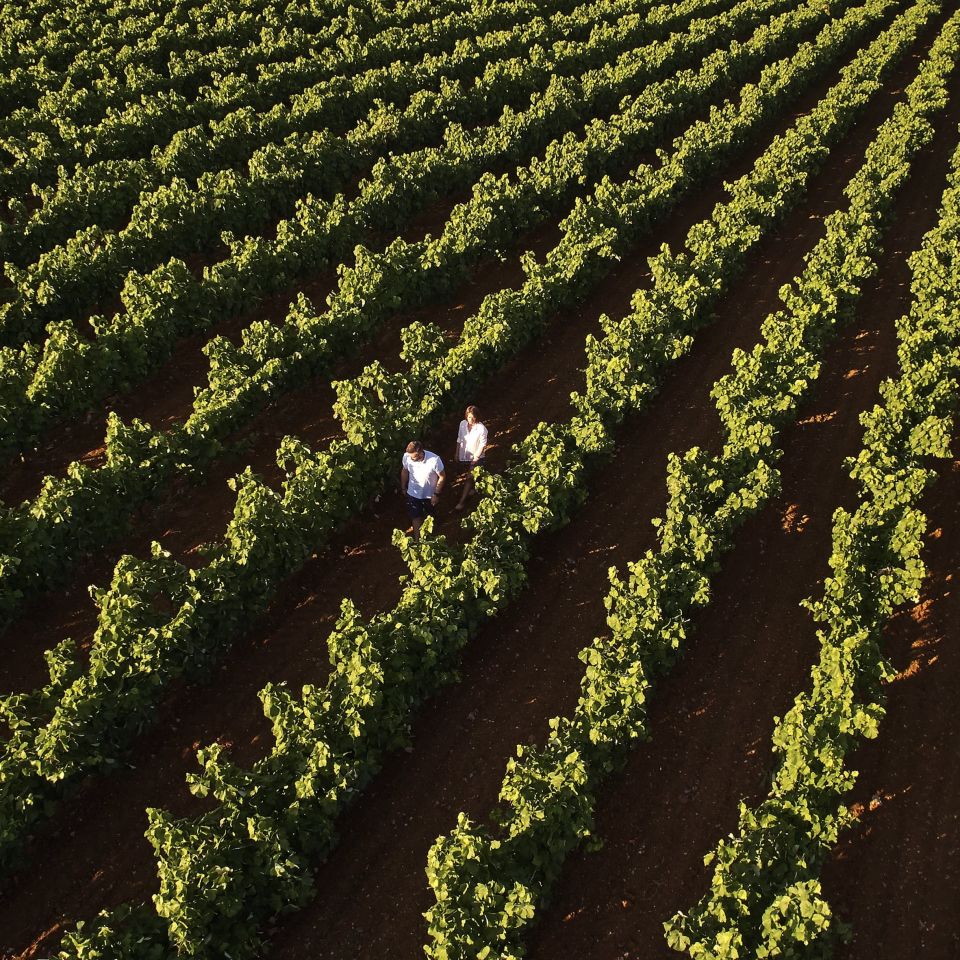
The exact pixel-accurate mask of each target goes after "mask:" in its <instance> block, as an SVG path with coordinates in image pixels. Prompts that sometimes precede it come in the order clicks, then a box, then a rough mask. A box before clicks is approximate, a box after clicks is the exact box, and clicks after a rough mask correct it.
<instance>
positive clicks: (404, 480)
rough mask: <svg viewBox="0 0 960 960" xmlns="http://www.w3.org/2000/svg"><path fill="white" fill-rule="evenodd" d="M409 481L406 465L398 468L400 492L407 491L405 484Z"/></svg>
mask: <svg viewBox="0 0 960 960" xmlns="http://www.w3.org/2000/svg"><path fill="white" fill-rule="evenodd" d="M409 482H410V474H409V472H408V471H407V468H406V467H401V468H400V492H401V493H406V492H407V484H408V483H409Z"/></svg>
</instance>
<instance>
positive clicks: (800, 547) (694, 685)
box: [530, 81, 960, 960]
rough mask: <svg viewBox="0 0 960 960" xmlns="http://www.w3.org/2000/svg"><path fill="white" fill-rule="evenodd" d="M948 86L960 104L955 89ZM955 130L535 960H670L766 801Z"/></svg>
mask: <svg viewBox="0 0 960 960" xmlns="http://www.w3.org/2000/svg"><path fill="white" fill-rule="evenodd" d="M951 86H952V95H953V97H954V98H956V97H957V96H958V95H960V84H958V83H957V82H956V81H954V82H953V83H952V85H951ZM958 121H960V104H958V103H957V102H956V100H955V99H954V101H953V102H952V104H951V107H950V109H949V112H948V115H947V116H944V117H942V118H940V119H939V120H938V124H937V127H938V135H937V137H936V139H935V142H934V143H933V145H932V146H931V147H929V148H927V149H926V150H925V151H924V152H923V154H922V155H921V156H920V157H919V158H918V160H917V161H916V163H915V165H914V176H913V178H912V179H911V181H910V183H909V184H908V186H907V188H906V189H905V191H904V193H903V194H902V196H901V197H900V198H899V200H898V201H897V206H896V212H897V219H896V221H895V222H894V223H893V225H892V226H891V228H890V229H889V231H888V233H887V238H886V242H885V244H884V247H885V253H884V254H883V256H882V257H881V259H880V269H879V271H878V275H877V277H876V278H875V280H873V281H871V282H870V284H868V286H867V288H866V290H865V295H864V297H863V299H862V301H861V304H860V308H859V310H858V314H857V318H856V321H855V323H854V324H853V325H852V326H851V327H849V328H848V329H847V330H846V331H844V332H843V334H842V335H841V337H840V338H839V339H838V341H837V342H836V343H835V344H834V345H833V346H832V347H831V348H830V350H829V352H828V354H827V356H826V358H825V361H824V365H823V369H822V373H821V376H820V382H819V383H818V384H817V386H816V389H815V393H814V396H813V398H812V400H811V402H810V403H808V404H807V405H806V406H805V407H804V409H803V414H802V417H801V419H800V421H799V422H798V423H797V424H796V425H794V426H793V427H791V428H789V429H787V430H785V431H784V434H783V446H784V449H785V451H786V453H785V456H784V458H783V460H782V462H781V464H780V467H781V470H782V474H783V491H782V493H781V495H780V496H779V497H778V498H777V499H776V501H774V502H773V503H772V504H771V505H770V506H768V507H767V508H766V509H765V510H763V511H761V513H760V514H758V515H757V516H756V517H754V518H753V519H752V520H750V521H749V522H748V523H747V524H745V526H744V528H743V529H742V530H741V532H740V534H739V535H738V537H737V544H738V547H737V549H736V550H735V552H734V553H733V554H732V556H731V557H730V558H729V559H728V561H727V562H726V563H725V564H724V567H723V570H722V571H721V572H720V573H719V574H718V576H717V577H716V578H715V580H714V597H713V600H712V601H711V603H710V606H709V608H708V609H707V610H706V611H705V612H704V614H703V615H702V616H700V617H698V618H697V621H696V623H695V626H696V635H695V637H694V638H693V641H692V643H691V649H690V651H688V654H687V658H686V659H685V660H684V661H682V662H681V663H680V664H679V666H678V667H677V668H675V670H674V672H673V674H672V675H671V676H670V677H669V678H668V679H667V680H666V681H664V682H663V684H662V686H661V688H660V690H659V692H658V694H657V695H656V699H655V701H654V704H653V706H652V709H651V715H650V721H651V723H650V726H651V731H652V742H651V744H650V745H649V746H647V747H641V748H640V749H638V750H637V751H636V752H635V754H634V755H633V756H632V757H631V760H630V762H629V763H628V765H627V768H626V770H625V771H624V773H623V775H622V776H621V777H619V778H617V780H616V781H615V782H614V783H613V784H611V789H609V790H608V791H607V792H606V793H605V794H604V795H603V796H602V798H601V802H600V805H599V808H598V811H597V818H596V826H597V831H596V832H597V834H598V835H599V836H600V837H602V838H603V839H604V842H605V846H604V849H603V850H602V851H601V852H600V853H598V854H595V855H590V854H585V853H583V852H578V853H577V854H575V855H574V856H573V857H572V858H571V861H570V862H569V863H568V865H567V869H566V871H565V874H564V878H563V880H562V882H561V884H560V885H559V888H558V890H557V893H556V897H555V902H554V904H553V906H552V908H551V909H550V910H549V912H548V913H546V914H545V916H544V920H543V923H542V925H541V926H540V927H539V929H538V930H537V931H536V933H535V935H534V938H533V949H532V950H531V952H530V956H531V957H532V958H534V960H536V958H543V957H551V958H564V957H573V956H578V955H582V951H583V950H585V949H587V948H588V947H589V950H590V956H591V958H594V960H613V958H618V960H623V958H628V957H640V956H643V957H645V958H646V957H656V956H663V957H668V956H675V954H673V953H672V952H671V951H669V950H668V949H667V947H666V945H665V942H664V940H663V928H662V924H663V921H664V920H667V919H668V918H669V917H670V916H671V915H672V914H673V913H674V912H675V911H676V910H678V909H683V908H685V907H687V906H688V905H692V904H693V903H694V902H696V900H697V899H699V897H700V896H701V895H702V894H703V893H704V892H705V891H706V889H707V886H708V883H709V877H710V871H709V869H708V868H707V867H705V866H704V864H703V862H702V857H703V855H704V854H706V853H707V852H708V851H710V850H712V849H714V847H715V845H716V843H717V841H718V840H719V839H720V837H721V836H723V835H725V834H726V833H728V832H729V831H731V830H732V829H734V828H735V826H736V822H737V804H738V801H740V800H741V799H744V800H746V801H747V802H749V803H753V802H756V801H757V800H758V799H759V798H760V797H761V796H762V795H764V794H765V792H766V789H767V785H768V776H769V771H770V733H771V730H772V726H773V717H774V716H782V715H783V713H784V712H785V711H786V710H787V709H788V708H789V706H790V705H791V703H792V702H793V698H794V696H795V695H796V693H797V692H798V691H799V690H800V689H801V688H802V687H803V686H805V684H806V683H807V680H808V675H809V669H810V667H811V666H812V664H813V663H814V662H815V660H816V658H817V657H818V655H819V645H818V643H817V640H816V636H815V632H814V624H813V622H812V621H811V619H810V617H809V615H808V614H807V612H806V611H805V610H803V609H801V608H800V607H799V602H800V600H802V599H803V598H804V597H807V596H811V595H816V594H817V593H818V591H819V589H820V586H821V584H822V579H823V577H825V576H826V575H827V574H828V573H829V567H828V565H827V561H828V558H829V554H830V548H831V534H832V514H833V510H834V509H835V508H836V507H837V506H841V505H842V506H847V507H849V506H851V505H852V503H853V502H854V501H855V497H856V489H855V487H854V485H853V484H852V482H851V481H850V480H849V478H848V477H847V475H846V472H845V470H844V468H843V459H844V457H846V456H849V455H853V454H855V453H856V452H857V450H858V449H859V448H860V446H861V443H862V428H861V427H860V425H859V421H858V415H859V412H860V411H861V410H863V409H865V408H867V407H868V406H870V405H872V404H873V402H874V401H875V399H876V396H877V392H876V391H877V387H878V385H879V382H880V380H881V379H882V378H883V377H885V376H888V375H890V374H893V373H895V371H896V335H895V331H894V326H893V325H894V321H895V320H896V319H897V318H898V317H899V316H900V315H901V314H902V313H903V312H904V311H905V310H906V309H907V307H908V306H909V301H910V289H909V283H910V272H909V268H908V266H907V263H906V257H907V255H908V254H909V253H910V252H911V251H912V250H913V249H915V248H916V247H917V246H919V243H920V240H921V238H922V236H923V234H924V233H925V232H926V230H928V229H929V228H930V227H931V226H932V225H933V224H934V223H935V219H936V205H937V201H938V199H939V195H940V192H941V191H942V189H943V186H944V182H945V181H944V178H945V175H946V172H947V169H948V161H949V156H950V152H951V151H952V148H953V147H954V146H955V143H956V128H957V122H958ZM882 953H883V955H886V952H885V951H882ZM877 955H880V954H874V956H877ZM898 955H899V954H896V953H890V956H898Z"/></svg>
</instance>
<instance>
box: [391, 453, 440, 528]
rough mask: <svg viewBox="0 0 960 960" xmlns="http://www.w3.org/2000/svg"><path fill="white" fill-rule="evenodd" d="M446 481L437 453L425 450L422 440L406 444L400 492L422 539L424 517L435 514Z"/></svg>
mask: <svg viewBox="0 0 960 960" xmlns="http://www.w3.org/2000/svg"><path fill="white" fill-rule="evenodd" d="M446 482H447V475H446V472H445V471H444V468H443V461H442V460H441V459H440V458H439V457H438V456H437V455H436V454H435V453H431V452H430V451H429V450H424V449H423V444H422V443H421V442H420V441H419V440H411V441H410V443H408V444H407V452H406V453H405V454H404V455H403V465H402V467H401V469H400V489H401V491H402V492H403V493H404V494H405V495H406V498H407V510H408V511H409V513H410V519H411V520H412V521H413V535H414V537H416V538H419V537H420V526H421V524H422V523H423V520H424V517H429V516H432V515H433V508H434V507H435V506H436V505H437V500H438V498H439V495H440V491H441V490H442V489H443V485H444V484H445V483H446Z"/></svg>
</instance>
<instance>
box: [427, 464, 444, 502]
mask: <svg viewBox="0 0 960 960" xmlns="http://www.w3.org/2000/svg"><path fill="white" fill-rule="evenodd" d="M446 482H447V471H446V470H440V471H438V473H437V489H436V492H435V493H434V495H433V496H432V497H431V498H430V500H431V501H432V502H433V503H434V504H436V502H437V497H438V496H439V495H440V491H441V490H442V489H443V485H444V484H445V483H446Z"/></svg>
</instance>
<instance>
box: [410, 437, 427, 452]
mask: <svg viewBox="0 0 960 960" xmlns="http://www.w3.org/2000/svg"><path fill="white" fill-rule="evenodd" d="M422 449H423V444H422V443H421V442H420V441H419V440H411V441H410V442H409V443H408V444H407V453H419V452H420V451H421V450H422Z"/></svg>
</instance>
